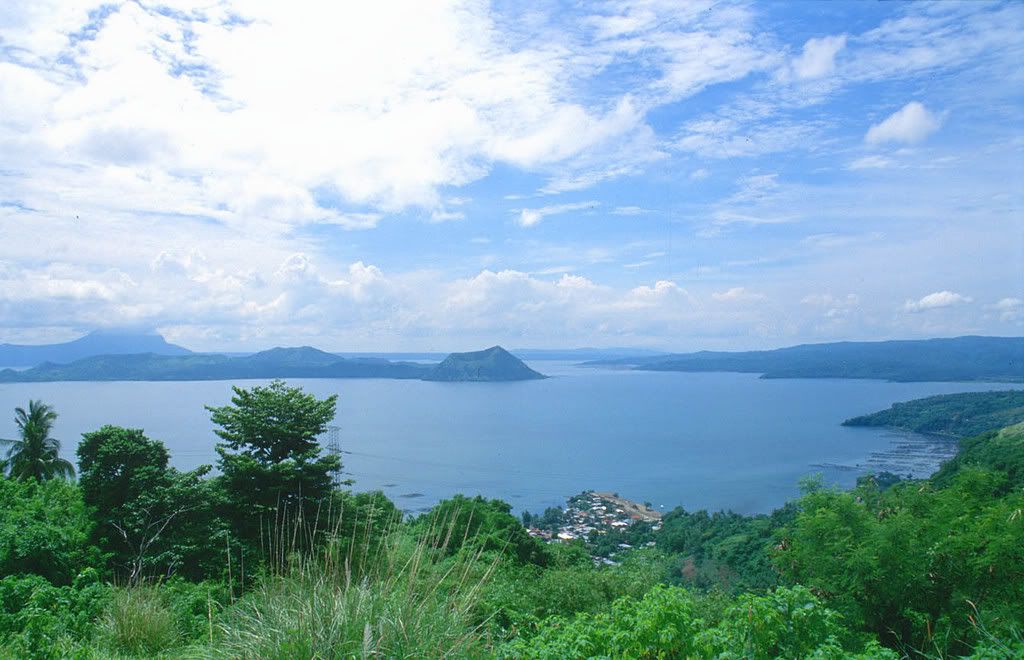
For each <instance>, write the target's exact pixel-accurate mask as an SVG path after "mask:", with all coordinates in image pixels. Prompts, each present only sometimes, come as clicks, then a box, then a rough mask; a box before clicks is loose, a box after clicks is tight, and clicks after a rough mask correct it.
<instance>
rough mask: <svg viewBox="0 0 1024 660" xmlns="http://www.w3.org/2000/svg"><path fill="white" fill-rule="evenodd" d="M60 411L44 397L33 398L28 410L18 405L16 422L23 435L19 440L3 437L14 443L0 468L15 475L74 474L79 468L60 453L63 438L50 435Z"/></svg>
mask: <svg viewBox="0 0 1024 660" xmlns="http://www.w3.org/2000/svg"><path fill="white" fill-rule="evenodd" d="M56 419H57V413H55V412H54V411H53V408H51V407H50V406H48V405H46V404H45V403H43V402H42V401H29V402H28V412H27V413H26V412H25V409H24V408H15V409H14V423H15V424H17V425H18V432H19V434H20V435H21V439H19V440H3V439H0V444H6V445H10V449H8V450H7V458H6V460H3V461H0V472H6V473H7V474H8V476H10V477H11V478H12V479H35V480H36V481H46V480H47V479H53V478H55V477H62V478H64V479H68V478H74V476H75V468H74V467H73V466H72V465H71V463H69V462H68V461H66V460H64V459H63V458H61V457H60V440H56V439H54V438H51V437H50V430H51V429H52V428H53V422H54V420H56Z"/></svg>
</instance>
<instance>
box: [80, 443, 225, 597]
mask: <svg viewBox="0 0 1024 660" xmlns="http://www.w3.org/2000/svg"><path fill="white" fill-rule="evenodd" d="M168 458H169V457H168V453H167V449H166V447H164V445H163V443H162V442H160V441H158V440H152V439H150V438H148V437H146V435H145V434H144V433H143V432H142V430H140V429H126V428H121V427H118V426H109V425H108V426H104V427H103V428H101V429H100V430H98V431H94V432H92V433H86V434H84V435H83V436H82V442H81V443H80V444H79V445H78V461H79V468H80V470H81V478H80V479H79V485H80V488H81V490H82V497H83V499H84V500H85V502H86V504H88V505H89V506H90V507H92V511H93V518H94V520H95V522H96V527H95V530H96V531H95V535H94V538H95V539H96V541H97V542H98V543H99V544H100V546H101V547H103V548H104V549H105V550H106V551H108V552H109V553H111V558H112V562H113V564H114V566H116V567H117V568H118V569H119V570H123V571H124V572H125V574H126V576H127V578H128V580H129V581H136V580H138V579H140V578H141V577H143V575H144V574H145V573H147V572H148V573H159V574H170V573H176V572H184V573H185V574H186V575H188V576H191V577H202V576H204V575H207V574H209V573H210V572H212V571H213V570H217V569H218V568H219V566H220V564H221V563H222V561H223V559H222V555H221V552H222V551H223V547H222V546H221V547H217V546H216V545H214V544H213V541H214V540H215V539H216V538H218V536H219V535H218V531H219V528H220V526H219V524H218V522H217V521H216V520H215V519H214V511H215V505H216V502H217V497H218V491H217V490H216V489H215V488H214V486H213V485H212V484H211V483H210V482H208V481H207V480H205V479H203V476H204V475H205V474H206V473H207V472H208V471H209V470H210V467H209V466H202V467H200V468H199V469H197V470H194V471H192V472H179V471H178V470H176V469H174V468H172V467H169V466H168Z"/></svg>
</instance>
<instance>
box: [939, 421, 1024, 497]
mask: <svg viewBox="0 0 1024 660" xmlns="http://www.w3.org/2000/svg"><path fill="white" fill-rule="evenodd" d="M971 465H973V466H975V467H981V468H986V469H989V470H995V471H997V472H1002V473H1005V474H1006V488H1007V489H1019V488H1020V487H1021V486H1024V424H1016V425H1014V426H1009V427H1007V428H1005V429H1000V430H998V431H989V432H988V433H982V434H981V435H978V436H975V437H973V438H964V439H963V440H961V441H960V452H959V453H958V454H957V455H956V456H954V457H953V458H952V459H951V460H949V461H947V462H946V463H944V464H943V465H942V467H940V468H939V471H938V472H936V473H935V475H934V476H933V477H932V481H933V482H934V483H935V485H937V486H946V485H948V484H949V483H951V482H952V480H953V478H954V477H955V476H956V475H957V473H959V472H960V471H961V470H962V469H963V468H964V467H966V466H971Z"/></svg>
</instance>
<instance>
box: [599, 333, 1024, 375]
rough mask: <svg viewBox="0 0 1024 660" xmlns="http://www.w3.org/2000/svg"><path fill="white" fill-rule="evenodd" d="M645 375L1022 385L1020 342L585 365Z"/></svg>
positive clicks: (800, 349)
mask: <svg viewBox="0 0 1024 660" xmlns="http://www.w3.org/2000/svg"><path fill="white" fill-rule="evenodd" d="M584 366H603V367H618V368H623V369H637V370H647V371H690V372H695V371H733V372H741V373H759V374H761V376H762V378H871V379H879V380H889V381H899V382H915V381H994V382H1014V383H1017V382H1024V337H956V338H952V339H922V340H897V341H881V342H839V343H832V344H804V345H801V346H792V347H789V348H780V349H776V350H772V351H748V352H735V353H730V352H716V351H702V352H699V353H681V354H671V355H660V356H656V357H649V358H642V357H641V358H636V357H630V358H622V359H618V360H601V361H595V362H586V363H584Z"/></svg>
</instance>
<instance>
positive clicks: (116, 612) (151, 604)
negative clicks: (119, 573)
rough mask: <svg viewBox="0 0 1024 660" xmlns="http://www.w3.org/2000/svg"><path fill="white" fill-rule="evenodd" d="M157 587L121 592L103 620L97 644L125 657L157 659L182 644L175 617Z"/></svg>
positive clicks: (98, 632) (111, 603)
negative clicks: (156, 656) (150, 657)
mask: <svg viewBox="0 0 1024 660" xmlns="http://www.w3.org/2000/svg"><path fill="white" fill-rule="evenodd" d="M157 589H158V587H150V586H137V587H133V588H129V589H119V590H117V592H116V593H115V594H114V597H113V599H112V600H111V602H110V605H109V606H108V609H107V611H106V613H104V615H103V617H102V618H101V619H100V623H99V627H98V630H97V641H98V642H99V645H100V646H101V647H103V648H105V649H109V650H110V651H111V652H113V653H115V654H118V655H125V656H146V657H149V656H154V655H156V654H159V653H161V652H164V651H167V650H169V649H171V648H173V647H175V646H177V645H178V644H179V642H180V641H181V632H180V630H179V629H178V625H177V623H176V621H175V617H174V613H173V612H172V611H171V610H170V609H169V608H168V607H167V605H166V604H165V603H164V599H163V598H161V595H160V593H159V592H158V590H157Z"/></svg>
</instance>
